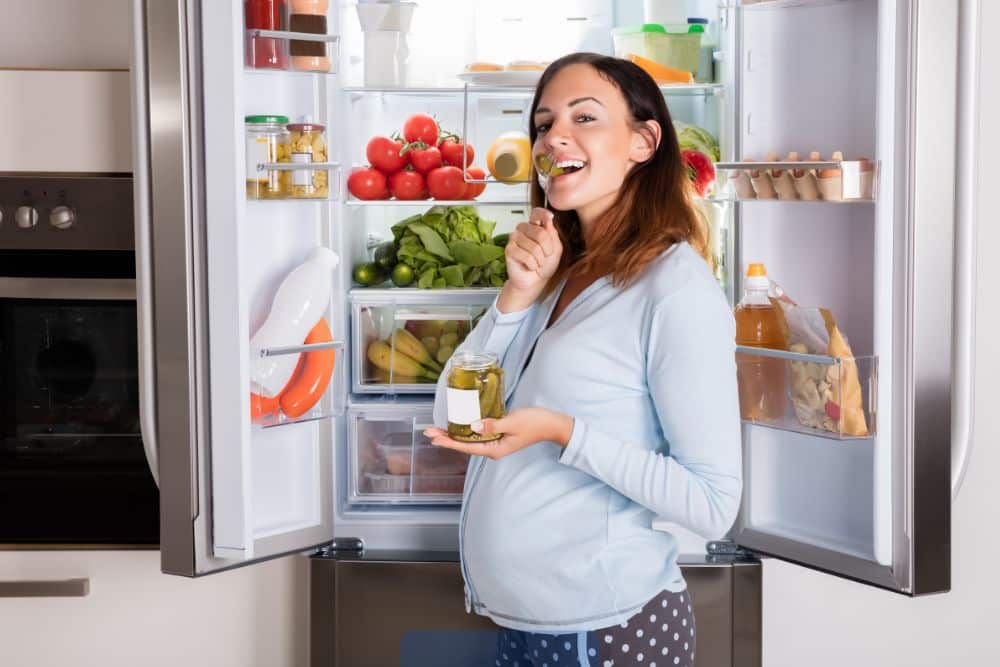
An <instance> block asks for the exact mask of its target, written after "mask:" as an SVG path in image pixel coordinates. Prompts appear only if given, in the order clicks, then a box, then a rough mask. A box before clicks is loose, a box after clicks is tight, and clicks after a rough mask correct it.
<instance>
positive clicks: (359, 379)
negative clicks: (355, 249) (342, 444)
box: [351, 289, 497, 394]
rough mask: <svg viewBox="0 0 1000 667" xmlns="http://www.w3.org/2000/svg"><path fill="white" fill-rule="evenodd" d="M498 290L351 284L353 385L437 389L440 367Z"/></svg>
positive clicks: (377, 389)
mask: <svg viewBox="0 0 1000 667" xmlns="http://www.w3.org/2000/svg"><path fill="white" fill-rule="evenodd" d="M496 294H497V290H492V289H468V290H465V289H452V290H421V289H397V290H393V289H388V290H373V289H356V290H353V291H352V292H351V330H352V354H351V357H352V371H353V373H352V378H353V380H352V385H351V386H352V390H353V391H354V392H355V393H358V394H433V393H434V388H435V384H436V381H437V378H438V374H439V373H440V371H441V369H442V368H444V365H445V363H446V362H447V361H448V359H449V357H450V356H451V354H452V352H454V350H455V348H456V347H458V345H459V344H461V343H462V341H464V340H465V337H466V336H467V335H468V334H469V332H470V331H471V330H472V328H473V327H475V325H476V322H478V321H479V318H480V317H481V316H482V314H483V313H484V312H485V311H486V309H487V308H488V307H489V305H490V304H491V303H492V302H493V299H494V298H495V297H496Z"/></svg>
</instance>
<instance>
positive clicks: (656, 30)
mask: <svg viewBox="0 0 1000 667" xmlns="http://www.w3.org/2000/svg"><path fill="white" fill-rule="evenodd" d="M668 28H669V29H668ZM668 28H665V27H663V26H662V25H660V24H658V23H644V24H643V25H640V26H625V27H621V28H615V29H614V30H612V31H611V35H612V38H613V39H614V43H615V55H616V56H617V57H619V58H625V57H626V56H628V54H630V53H632V54H635V55H637V56H642V57H643V58H649V59H650V60H652V61H654V62H658V63H660V64H661V65H666V66H667V67H673V68H674V69H680V70H684V71H686V72H691V74H695V73H697V72H698V61H699V58H700V50H701V38H702V34H703V33H704V31H705V27H704V26H703V25H702V24H700V23H692V24H690V25H679V26H676V28H675V27H674V26H669V27H668Z"/></svg>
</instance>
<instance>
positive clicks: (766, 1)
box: [720, 0, 853, 11]
mask: <svg viewBox="0 0 1000 667" xmlns="http://www.w3.org/2000/svg"><path fill="white" fill-rule="evenodd" d="M845 2H853V0H754V2H738V1H733V2H726V3H723V4H722V5H720V8H721V9H747V10H751V11H752V10H758V9H788V8H792V7H826V6H829V5H841V4H844V3H845Z"/></svg>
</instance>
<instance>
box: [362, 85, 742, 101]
mask: <svg viewBox="0 0 1000 667" xmlns="http://www.w3.org/2000/svg"><path fill="white" fill-rule="evenodd" d="M343 90H344V92H345V93H348V94H350V95H353V96H356V97H360V96H362V95H411V96H417V97H419V96H423V95H444V96H453V95H462V94H465V93H467V92H468V93H471V94H473V95H477V96H492V97H508V98H510V97H532V96H534V94H535V86H485V85H476V84H466V85H462V86H454V87H452V86H443V87H423V88H416V87H414V88H410V87H400V86H345V87H344V89H343ZM660 90H661V91H662V92H663V94H664V95H666V96H668V97H669V96H683V97H706V96H707V97H714V96H718V95H723V94H724V93H725V90H726V87H725V85H724V84H721V83H673V84H663V85H661V86H660Z"/></svg>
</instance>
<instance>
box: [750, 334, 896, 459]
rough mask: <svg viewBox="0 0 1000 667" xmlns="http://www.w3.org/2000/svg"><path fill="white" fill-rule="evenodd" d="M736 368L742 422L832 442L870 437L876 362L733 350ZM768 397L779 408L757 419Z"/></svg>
mask: <svg viewBox="0 0 1000 667" xmlns="http://www.w3.org/2000/svg"><path fill="white" fill-rule="evenodd" d="M736 368H737V376H738V378H739V390H740V403H741V412H742V415H743V419H744V421H746V422H749V423H753V424H756V425H758V426H766V427H769V428H775V429H780V430H785V431H796V432H798V433H803V434H806V435H812V436H818V437H821V438H833V439H837V440H844V439H857V438H871V437H872V436H874V435H875V410H876V408H875V406H876V405H877V377H878V359H877V357H874V356H863V357H837V358H834V357H828V356H826V355H820V354H800V353H796V352H787V351H784V350H770V349H761V348H755V347H737V348H736ZM768 393H771V394H774V395H775V397H776V398H777V399H778V400H777V401H775V402H776V403H780V404H781V406H782V407H783V409H782V410H781V413H780V414H773V415H768V416H765V415H763V414H761V412H762V410H760V409H759V408H758V406H759V405H760V399H761V398H762V397H763V398H765V399H766V397H767V394H768ZM765 411H766V410H765Z"/></svg>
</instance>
